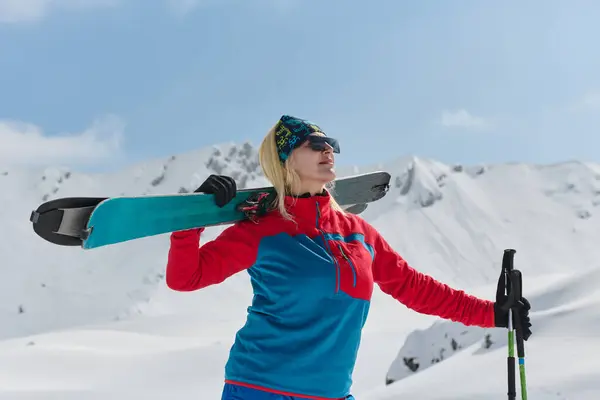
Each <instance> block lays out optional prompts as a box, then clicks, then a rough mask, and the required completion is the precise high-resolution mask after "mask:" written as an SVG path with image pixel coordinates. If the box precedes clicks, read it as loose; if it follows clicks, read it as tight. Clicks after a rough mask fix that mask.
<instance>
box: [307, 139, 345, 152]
mask: <svg viewBox="0 0 600 400" xmlns="http://www.w3.org/2000/svg"><path fill="white" fill-rule="evenodd" d="M307 141H308V147H310V148H311V149H312V150H315V151H323V150H326V149H327V145H329V146H331V147H332V148H333V152H334V153H339V152H340V144H339V142H338V141H337V140H336V139H334V138H330V137H327V136H316V135H309V136H308V138H307Z"/></svg>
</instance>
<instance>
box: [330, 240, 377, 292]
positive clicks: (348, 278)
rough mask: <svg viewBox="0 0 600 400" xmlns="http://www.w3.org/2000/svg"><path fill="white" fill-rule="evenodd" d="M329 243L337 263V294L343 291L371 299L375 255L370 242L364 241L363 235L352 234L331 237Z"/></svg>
mask: <svg viewBox="0 0 600 400" xmlns="http://www.w3.org/2000/svg"><path fill="white" fill-rule="evenodd" d="M328 245H329V249H330V251H331V253H332V255H333V256H334V258H335V264H336V285H335V292H336V294H340V292H343V293H346V294H347V295H349V296H351V297H355V298H359V299H363V300H369V299H370V298H371V294H372V293H373V273H372V270H371V265H372V263H373V256H372V251H371V249H370V246H369V244H367V243H365V242H364V238H363V237H362V235H351V236H349V237H346V238H337V237H333V238H331V237H330V240H329V243H328Z"/></svg>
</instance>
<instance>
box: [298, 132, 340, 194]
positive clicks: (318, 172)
mask: <svg viewBox="0 0 600 400" xmlns="http://www.w3.org/2000/svg"><path fill="white" fill-rule="evenodd" d="M311 136H324V135H323V134H322V133H313V134H312V135H311ZM333 154H334V153H333V148H332V147H331V146H330V145H329V144H325V145H324V148H323V149H322V150H319V149H313V148H312V147H311V144H310V142H309V140H306V141H305V142H304V143H302V145H300V146H299V147H297V148H296V149H294V151H293V152H292V155H291V158H290V166H291V167H292V168H293V169H294V170H295V171H296V173H297V174H298V176H299V177H300V179H301V181H302V186H303V187H307V188H312V187H322V186H323V185H324V184H326V183H328V182H331V181H333V180H334V179H335V178H336V175H335V169H334V164H335V158H334V156H333Z"/></svg>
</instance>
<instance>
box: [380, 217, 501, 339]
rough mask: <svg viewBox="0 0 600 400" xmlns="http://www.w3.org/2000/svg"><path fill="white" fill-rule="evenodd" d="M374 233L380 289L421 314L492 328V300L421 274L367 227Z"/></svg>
mask: <svg viewBox="0 0 600 400" xmlns="http://www.w3.org/2000/svg"><path fill="white" fill-rule="evenodd" d="M371 230H372V234H373V235H374V251H375V256H374V261H373V279H374V281H375V282H376V283H377V284H378V286H379V287H380V288H381V290H382V291H383V292H384V293H386V294H389V295H390V296H392V297H393V298H395V299H396V300H398V301H399V302H401V303H402V304H404V305H405V306H407V307H408V308H410V309H412V310H415V311H417V312H419V313H422V314H429V315H436V316H439V317H441V318H444V319H449V320H452V321H455V322H461V323H462V324H464V325H467V326H470V325H475V326H481V327H486V328H489V327H494V325H495V324H494V303H493V302H492V301H488V300H483V299H479V298H477V297H474V296H471V295H468V294H466V293H465V292H464V291H462V290H456V289H453V288H451V287H449V286H448V285H446V284H443V283H441V282H439V281H436V280H435V279H433V278H432V277H431V276H429V275H426V274H424V273H421V272H419V271H417V270H416V269H414V268H413V267H411V266H410V265H408V263H407V262H406V261H405V260H404V259H403V258H402V257H401V256H400V255H399V254H398V253H397V252H396V251H394V249H392V248H391V246H390V245H389V244H388V243H387V242H386V241H385V240H384V238H383V237H382V236H381V235H380V234H379V233H377V232H376V231H375V230H374V229H373V228H371Z"/></svg>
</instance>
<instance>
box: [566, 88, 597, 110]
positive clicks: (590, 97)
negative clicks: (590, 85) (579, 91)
mask: <svg viewBox="0 0 600 400" xmlns="http://www.w3.org/2000/svg"><path fill="white" fill-rule="evenodd" d="M570 110H571V111H575V112H576V111H600V91H595V92H594V91H590V92H588V93H586V94H585V95H584V96H583V97H582V98H581V99H579V101H577V102H575V104H573V105H572V106H571V107H570Z"/></svg>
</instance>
